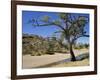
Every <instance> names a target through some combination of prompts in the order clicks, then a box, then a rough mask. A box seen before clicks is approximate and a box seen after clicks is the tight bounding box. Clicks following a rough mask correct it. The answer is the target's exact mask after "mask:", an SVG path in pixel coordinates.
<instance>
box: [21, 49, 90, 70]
mask: <svg viewBox="0 0 100 80" xmlns="http://www.w3.org/2000/svg"><path fill="white" fill-rule="evenodd" d="M74 52H75V56H78V55H80V54H84V53H87V52H88V50H80V51H79V50H74ZM67 58H70V54H61V53H55V54H54V55H43V56H31V55H23V61H22V65H23V66H22V68H23V69H26V68H36V67H39V66H44V65H48V64H51V63H55V62H59V61H61V60H64V59H67Z"/></svg>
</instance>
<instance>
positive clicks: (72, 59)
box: [69, 44, 76, 61]
mask: <svg viewBox="0 0 100 80" xmlns="http://www.w3.org/2000/svg"><path fill="white" fill-rule="evenodd" d="M69 50H70V54H71V61H76V58H75V55H74V52H73V48H72V44H70V47H69Z"/></svg>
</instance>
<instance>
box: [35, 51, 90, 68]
mask: <svg viewBox="0 0 100 80" xmlns="http://www.w3.org/2000/svg"><path fill="white" fill-rule="evenodd" d="M84 59H89V53H84V54H80V55H78V56H76V61H82V60H84ZM66 62H72V61H71V58H67V59H64V60H60V61H57V62H53V63H50V64H46V65H42V66H38V67H35V68H45V67H51V66H52V65H57V64H62V63H66Z"/></svg>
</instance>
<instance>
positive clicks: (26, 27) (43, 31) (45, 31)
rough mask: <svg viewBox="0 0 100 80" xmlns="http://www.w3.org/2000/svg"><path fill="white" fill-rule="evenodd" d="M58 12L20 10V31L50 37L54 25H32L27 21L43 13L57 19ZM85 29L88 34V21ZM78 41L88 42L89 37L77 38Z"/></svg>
mask: <svg viewBox="0 0 100 80" xmlns="http://www.w3.org/2000/svg"><path fill="white" fill-rule="evenodd" d="M58 14H59V13H56V12H36V11H22V32H23V33H28V34H36V35H40V36H43V37H50V36H52V35H53V33H54V32H55V31H57V30H58V28H57V27H56V26H54V25H53V26H44V27H33V26H32V24H31V23H28V22H29V20H31V19H32V18H35V19H39V18H41V17H42V16H44V15H47V16H50V17H51V19H54V20H55V19H58ZM73 15H77V16H78V15H81V16H82V15H83V16H87V17H89V14H78V13H73ZM85 31H86V32H87V34H89V23H87V24H86V27H85ZM77 42H80V43H89V38H87V37H82V38H79V39H78V40H77Z"/></svg>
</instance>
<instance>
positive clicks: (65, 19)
mask: <svg viewBox="0 0 100 80" xmlns="http://www.w3.org/2000/svg"><path fill="white" fill-rule="evenodd" d="M30 22H31V23H32V25H33V26H34V27H44V26H46V27H50V26H51V25H54V27H58V31H56V33H61V35H63V38H61V42H62V40H65V41H66V43H68V45H69V50H70V54H71V60H72V61H76V58H75V54H74V51H73V44H74V42H76V40H77V39H78V38H80V37H89V35H87V32H86V31H85V27H86V24H87V23H88V17H87V16H82V15H74V14H72V13H59V14H58V18H57V19H53V18H51V17H50V16H48V15H44V16H42V17H41V18H39V19H35V18H32V20H30ZM62 45H63V44H62Z"/></svg>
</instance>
